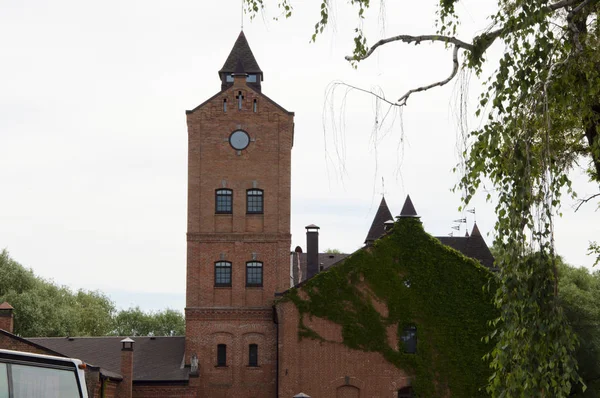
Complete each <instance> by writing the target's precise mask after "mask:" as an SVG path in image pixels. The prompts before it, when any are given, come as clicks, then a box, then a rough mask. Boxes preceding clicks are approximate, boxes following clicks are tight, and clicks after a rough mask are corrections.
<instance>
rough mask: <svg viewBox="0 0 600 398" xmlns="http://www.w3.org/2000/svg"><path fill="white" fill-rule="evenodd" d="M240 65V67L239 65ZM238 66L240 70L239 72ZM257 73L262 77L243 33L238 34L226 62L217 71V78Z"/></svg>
mask: <svg viewBox="0 0 600 398" xmlns="http://www.w3.org/2000/svg"><path fill="white" fill-rule="evenodd" d="M239 64H241V65H239ZM240 66H241V68H242V70H240ZM234 72H236V73H240V72H243V73H249V74H250V73H258V74H260V75H261V76H262V70H261V69H260V66H258V62H256V58H254V54H252V50H251V49H250V45H249V44H248V40H246V36H245V35H244V31H241V32H240V35H239V36H238V38H237V40H236V41H235V44H234V45H233V48H232V49H231V52H230V53H229V56H228V57H227V60H226V61H225V63H224V64H223V67H222V68H221V70H220V71H219V76H220V75H221V74H223V73H234Z"/></svg>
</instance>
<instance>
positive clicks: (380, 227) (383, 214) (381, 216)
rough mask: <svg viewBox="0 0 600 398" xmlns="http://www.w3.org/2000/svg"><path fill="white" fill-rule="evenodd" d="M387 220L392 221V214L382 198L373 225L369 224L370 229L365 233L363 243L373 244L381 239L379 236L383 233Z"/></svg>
mask: <svg viewBox="0 0 600 398" xmlns="http://www.w3.org/2000/svg"><path fill="white" fill-rule="evenodd" d="M388 220H394V217H393V216H392V212H391V211H390V209H389V207H388V205H387V203H386V202H385V197H382V198H381V203H380V204H379V208H378V209H377V213H376V214H375V218H374V219H373V223H372V224H371V228H369V233H367V237H366V239H365V243H369V242H373V241H375V240H377V239H379V238H381V236H382V235H383V234H384V233H385V225H384V223H385V222H386V221H388Z"/></svg>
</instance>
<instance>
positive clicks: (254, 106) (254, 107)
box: [252, 100, 258, 112]
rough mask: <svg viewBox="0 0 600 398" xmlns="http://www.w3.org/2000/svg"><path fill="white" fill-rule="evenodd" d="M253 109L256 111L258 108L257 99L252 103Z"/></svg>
mask: <svg viewBox="0 0 600 398" xmlns="http://www.w3.org/2000/svg"><path fill="white" fill-rule="evenodd" d="M252 109H253V110H254V112H256V111H257V110H258V102H256V100H254V103H253V105H252Z"/></svg>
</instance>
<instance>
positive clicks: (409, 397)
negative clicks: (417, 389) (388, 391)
mask: <svg viewBox="0 0 600 398" xmlns="http://www.w3.org/2000/svg"><path fill="white" fill-rule="evenodd" d="M413 396H414V395H413V392H412V387H404V388H401V389H399V390H398V398H413Z"/></svg>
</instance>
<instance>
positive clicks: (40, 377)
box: [0, 350, 88, 398]
mask: <svg viewBox="0 0 600 398" xmlns="http://www.w3.org/2000/svg"><path fill="white" fill-rule="evenodd" d="M85 367H86V365H85V363H83V362H81V361H80V360H79V359H73V358H61V357H54V356H50V355H40V354H31V353H28V352H20V351H11V350H0V398H88V394H87V389H86V386H85Z"/></svg>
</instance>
